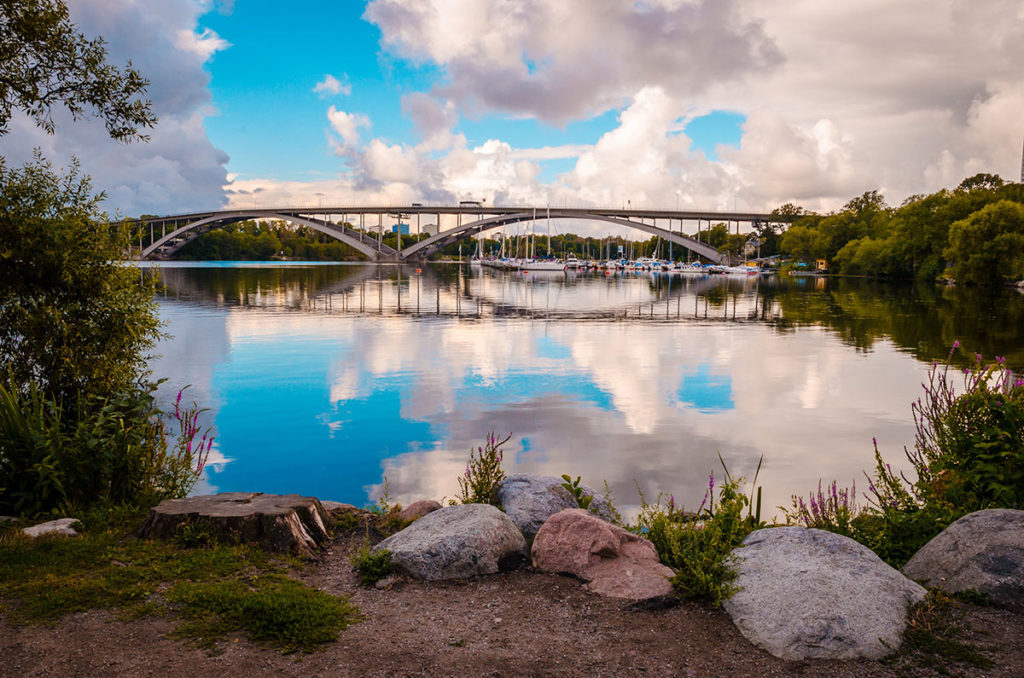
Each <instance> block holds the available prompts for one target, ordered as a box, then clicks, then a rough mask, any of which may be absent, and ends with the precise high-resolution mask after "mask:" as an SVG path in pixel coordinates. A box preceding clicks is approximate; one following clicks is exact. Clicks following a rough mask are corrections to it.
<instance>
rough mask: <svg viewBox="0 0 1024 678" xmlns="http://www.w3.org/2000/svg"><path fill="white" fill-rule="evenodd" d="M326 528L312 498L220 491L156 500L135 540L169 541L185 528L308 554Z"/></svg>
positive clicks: (324, 517)
mask: <svg viewBox="0 0 1024 678" xmlns="http://www.w3.org/2000/svg"><path fill="white" fill-rule="evenodd" d="M329 524H331V517H330V514H329V513H327V511H325V510H324V507H323V506H322V505H321V504H320V501H319V500H318V499H317V498H316V497H301V496H299V495H297V494H284V495H281V494H263V493H262V492H224V493H221V494H207V495H201V496H197V497H186V498H184V499H168V500H166V501H162V502H160V503H159V504H158V505H157V506H155V507H154V508H152V509H150V511H149V515H148V516H147V517H146V522H145V523H143V525H142V527H141V528H140V529H139V536H141V537H144V538H153V539H171V538H174V537H175V536H176V535H179V534H181V532H182V529H183V528H184V527H185V526H189V527H190V528H191V529H199V530H206V531H208V532H209V536H210V537H211V538H213V539H215V540H217V541H220V542H226V543H246V544H248V543H257V544H259V545H260V546H262V547H263V548H265V549H268V550H270V551H278V552H291V553H298V554H300V555H306V556H310V555H312V554H313V551H314V550H315V549H316V548H317V547H319V546H320V545H321V544H323V543H324V542H326V541H327V538H328V534H327V525H329Z"/></svg>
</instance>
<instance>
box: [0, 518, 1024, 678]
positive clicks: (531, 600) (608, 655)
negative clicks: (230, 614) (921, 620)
mask: <svg viewBox="0 0 1024 678" xmlns="http://www.w3.org/2000/svg"><path fill="white" fill-rule="evenodd" d="M359 542H360V540H359V539H357V538H356V537H355V536H354V535H352V534H349V535H345V536H341V537H339V538H338V539H337V540H336V541H335V542H334V543H333V544H332V546H331V547H330V548H329V549H328V550H327V552H326V553H325V554H324V556H323V558H322V561H321V562H320V563H318V564H316V565H314V566H311V567H309V568H308V569H307V570H306V571H305V572H303V573H301V575H300V576H301V577H303V578H304V579H305V580H306V581H308V582H309V583H310V584H312V585H315V586H317V587H319V588H322V589H324V590H326V591H328V592H331V593H336V594H346V595H349V596H351V597H352V600H353V601H354V602H355V603H356V604H357V605H358V606H359V608H360V610H361V611H362V612H363V614H364V615H365V619H364V620H363V621H361V622H359V623H357V624H354V625H353V626H351V627H349V628H348V629H347V630H345V631H343V632H342V633H341V635H340V637H339V639H338V642H337V643H331V644H328V645H326V646H325V647H324V649H323V650H322V651H318V652H314V653H312V654H293V655H282V654H279V653H277V652H275V651H274V650H271V649H266V648H264V647H260V646H256V645H253V644H251V643H249V642H248V641H247V640H246V639H245V638H244V637H238V638H235V637H231V638H228V639H227V640H226V641H224V642H222V643H220V644H219V645H218V647H217V650H216V651H215V652H212V653H211V652H207V651H205V650H200V649H195V648H191V647H189V646H187V645H184V644H182V643H180V642H178V641H176V640H173V639H171V638H168V637H167V633H168V631H170V630H171V629H172V628H173V622H172V621H170V620H167V619H161V618H144V619H142V620H138V621H131V622H125V621H120V620H118V619H116V617H115V616H113V615H111V614H109V613H107V612H88V613H82V614H76V615H71V616H69V617H66V618H65V619H64V620H63V621H61V622H60V623H59V624H57V625H56V626H54V627H52V628H50V627H12V626H10V625H9V624H7V622H6V620H4V619H3V618H2V617H0V676H12V677H13V676H18V677H22V676H143V675H154V676H182V677H188V678H196V677H198V676H222V677H226V676H257V675H258V676H263V675H274V676H277V675H281V676H327V675H330V676H559V677H560V678H564V677H567V676H587V677H588V678H590V677H598V676H627V675H628V676H637V675H643V676H792V675H806V676H826V675H827V676H857V677H865V676H897V675H904V676H905V675H910V676H927V675H938V674H936V673H935V672H934V671H932V670H930V669H928V668H925V667H924V666H922V665H921V663H920V662H918V661H916V660H915V659H914V657H905V656H904V657H901V658H900V659H899V660H897V661H895V662H873V661H805V662H787V661H783V660H780V659H776V658H774V657H772V656H771V655H769V654H767V653H766V652H763V651H761V650H759V649H757V648H755V647H754V646H752V645H751V644H750V643H748V642H747V641H746V640H745V639H744V638H743V637H742V636H741V635H740V633H739V632H738V631H737V630H736V628H735V627H734V626H733V625H732V623H731V622H730V621H729V618H728V617H727V616H726V615H725V614H724V613H722V612H718V611H715V610H711V609H709V608H708V607H706V606H703V605H701V604H697V603H690V602H683V603H681V604H680V605H678V606H676V607H672V608H669V609H662V610H634V609H631V608H630V607H629V606H628V605H627V604H625V603H623V602H622V601H618V600H613V599H606V598H601V597H599V596H596V595H593V594H590V593H587V592H585V591H583V590H582V588H581V586H580V583H579V582H578V581H576V580H574V579H571V578H567V577H560V576H555V575H547V574H539V573H536V572H531V571H529V570H526V569H523V570H520V571H517V572H511V573H506V574H501V575H493V576H488V577H481V578H476V579H471V580H467V581H459V582H442V583H414V582H409V583H404V584H398V585H396V586H394V587H392V588H391V589H388V590H377V589H364V588H361V587H360V586H359V584H358V580H357V578H356V576H355V574H354V573H353V571H352V570H351V568H350V567H349V564H348V552H349V550H350V549H352V548H353V547H355V546H357V545H358V544H359ZM958 611H959V612H961V613H963V614H964V617H963V620H962V622H961V624H962V625H963V627H964V628H965V629H969V631H966V633H967V634H968V637H969V638H970V639H971V640H973V641H975V642H977V643H978V644H979V645H981V646H984V647H986V648H988V650H987V654H988V655H989V656H990V657H991V658H992V659H993V660H994V661H995V667H994V668H992V669H989V670H987V671H980V670H978V669H975V668H964V669H960V670H957V668H956V667H955V666H951V667H950V666H949V665H948V662H940V666H943V665H944V664H945V665H946V668H949V669H950V670H951V673H952V674H953V675H957V674H960V675H970V676H1013V677H1015V678H1016V677H1019V676H1022V675H1024V615H1022V614H1018V613H1014V612H1009V611H1006V610H999V609H995V608H986V607H976V606H971V605H964V606H961V607H960V608H959V610H958Z"/></svg>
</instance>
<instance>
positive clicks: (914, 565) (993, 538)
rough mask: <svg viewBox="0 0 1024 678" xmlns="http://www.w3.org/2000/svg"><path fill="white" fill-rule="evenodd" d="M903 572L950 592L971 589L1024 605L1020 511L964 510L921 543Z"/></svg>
mask: <svg viewBox="0 0 1024 678" xmlns="http://www.w3.org/2000/svg"><path fill="white" fill-rule="evenodd" d="M903 574H905V575H907V576H908V577H910V578H911V579H916V580H917V581H920V582H921V583H923V584H924V585H925V586H929V587H935V588H939V589H942V590H943V591H946V592H948V593H957V592H960V591H969V590H974V591H978V592H980V593H984V594H985V595H986V596H988V598H989V600H991V601H992V602H995V603H999V604H1000V605H1009V606H1024V511H1015V510H1012V509H987V510H985V511H976V512H975V513H968V514H967V515H966V516H964V517H962V518H960V519H959V520H957V521H956V522H954V523H953V524H952V525H950V526H949V527H947V528H946V529H945V530H943V531H942V532H940V533H939V534H938V535H936V536H935V537H934V538H933V539H932V540H931V541H929V542H928V543H927V544H925V545H924V546H922V547H921V550H920V551H918V552H917V553H915V554H914V557H913V558H911V559H910V560H909V561H907V564H906V565H904V566H903Z"/></svg>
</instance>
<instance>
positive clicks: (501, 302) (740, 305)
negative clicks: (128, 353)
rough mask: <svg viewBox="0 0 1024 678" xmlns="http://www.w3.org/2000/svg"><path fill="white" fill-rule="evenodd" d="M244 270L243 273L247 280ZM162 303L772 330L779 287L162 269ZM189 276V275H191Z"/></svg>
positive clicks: (555, 276)
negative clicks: (765, 326)
mask: <svg viewBox="0 0 1024 678" xmlns="http://www.w3.org/2000/svg"><path fill="white" fill-rule="evenodd" d="M238 267H241V271H240V270H239V268H238ZM159 269H160V271H161V282H162V287H163V294H164V295H167V296H171V297H174V298H177V299H185V300H189V299H191V300H195V301H201V302H203V303H207V304H209V303H213V304H214V305H226V306H240V307H256V308H267V309H276V310H282V311H287V310H292V311H303V312H316V313H327V314H355V315H376V316H394V315H411V316H440V317H459V318H466V319H474V318H476V319H485V318H535V319H566V320H581V321H586V320H613V319H628V320H633V321H645V322H665V321H679V320H702V321H729V322H773V321H777V320H780V319H781V316H782V311H781V308H780V305H779V303H778V302H777V301H773V297H774V295H773V294H770V293H769V294H766V293H765V292H766V291H768V290H771V289H772V288H775V287H777V286H778V283H779V281H778V279H777V278H774V277H761V276H752V277H732V276H722V275H706V274H704V275H693V274H686V275H669V274H664V273H650V272H644V273H615V274H608V275H606V274H605V273H604V272H592V273H586V272H583V273H575V272H546V271H540V272H525V273H524V272H519V271H495V270H492V269H480V268H470V267H468V266H458V265H426V266H422V267H413V266H397V265H376V264H362V265H329V266H324V265H303V264H291V265H288V264H285V265H281V264H279V263H276V262H275V263H274V264H273V265H272V266H263V265H255V264H252V265H246V264H244V263H239V264H236V265H235V266H233V267H232V268H231V269H227V268H225V267H224V266H223V265H204V264H202V263H194V262H188V263H186V262H176V263H173V264H167V263H164V264H161V265H160V267H159ZM185 269H187V272H186V270H185Z"/></svg>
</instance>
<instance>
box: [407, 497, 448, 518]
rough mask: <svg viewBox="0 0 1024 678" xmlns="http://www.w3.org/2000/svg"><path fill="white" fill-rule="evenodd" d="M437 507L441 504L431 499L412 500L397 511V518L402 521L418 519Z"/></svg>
mask: <svg viewBox="0 0 1024 678" xmlns="http://www.w3.org/2000/svg"><path fill="white" fill-rule="evenodd" d="M439 508H441V504H440V503H439V502H436V501H434V500H433V499H422V500H420V501H414V502H413V503H411V504H409V505H408V506H406V507H405V508H404V509H402V510H401V511H399V512H398V519H399V520H401V521H402V522H403V523H411V522H412V521H414V520H419V519H420V518H422V517H423V516H425V515H427V514H428V513H433V512H434V511H436V510H438V509H439Z"/></svg>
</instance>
